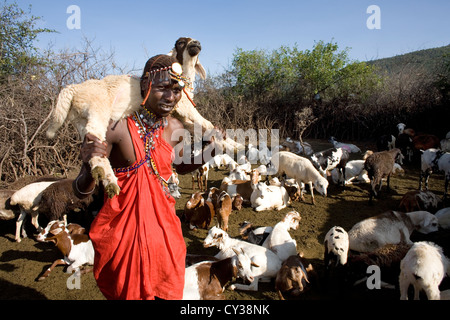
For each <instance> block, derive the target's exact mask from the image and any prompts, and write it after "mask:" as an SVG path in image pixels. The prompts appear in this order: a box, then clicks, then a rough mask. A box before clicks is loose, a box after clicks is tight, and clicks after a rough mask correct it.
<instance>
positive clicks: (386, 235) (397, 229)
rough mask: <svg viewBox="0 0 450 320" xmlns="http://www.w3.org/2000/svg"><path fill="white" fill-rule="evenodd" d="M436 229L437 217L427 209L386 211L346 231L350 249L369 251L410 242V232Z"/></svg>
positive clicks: (428, 231) (425, 232)
mask: <svg viewBox="0 0 450 320" xmlns="http://www.w3.org/2000/svg"><path fill="white" fill-rule="evenodd" d="M414 230H417V231H418V232H420V233H424V234H427V233H430V232H434V231H438V219H437V218H436V217H435V216H434V215H432V214H431V213H429V212H427V211H414V212H407V213H403V212H398V211H387V212H384V213H382V214H380V215H377V216H375V217H371V218H368V219H365V220H362V221H360V222H358V223H356V224H355V225H354V226H353V227H352V229H350V231H349V232H348V236H349V241H350V249H351V250H355V251H359V252H371V251H374V250H375V249H377V248H379V247H381V246H384V245H386V244H398V243H400V242H405V243H407V244H412V241H411V240H410V236H411V233H412V232H413V231H414Z"/></svg>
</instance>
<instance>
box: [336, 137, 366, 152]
mask: <svg viewBox="0 0 450 320" xmlns="http://www.w3.org/2000/svg"><path fill="white" fill-rule="evenodd" d="M330 142H331V144H332V145H333V146H334V147H335V148H342V149H345V150H347V151H348V152H353V153H357V152H361V149H360V148H358V147H357V146H355V145H354V144H352V143H343V142H338V141H337V140H336V138H335V137H330Z"/></svg>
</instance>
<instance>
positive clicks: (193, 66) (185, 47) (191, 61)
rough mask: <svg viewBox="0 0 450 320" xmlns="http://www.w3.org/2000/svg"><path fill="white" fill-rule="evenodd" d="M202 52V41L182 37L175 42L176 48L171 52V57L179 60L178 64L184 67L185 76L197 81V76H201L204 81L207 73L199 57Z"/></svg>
mask: <svg viewBox="0 0 450 320" xmlns="http://www.w3.org/2000/svg"><path fill="white" fill-rule="evenodd" d="M201 50H202V46H201V44H200V41H198V40H195V39H192V38H186V37H181V38H179V39H178V40H177V41H176V42H175V47H174V48H173V49H172V50H171V51H170V52H169V54H168V55H169V56H174V57H176V58H177V60H178V62H179V63H180V64H181V65H182V66H183V74H184V75H185V76H186V77H188V78H190V80H191V81H194V80H195V74H196V73H197V74H199V75H200V77H201V78H202V79H205V78H206V71H205V69H204V68H203V66H202V64H201V63H200V61H199V59H198V55H199V54H200V51H201Z"/></svg>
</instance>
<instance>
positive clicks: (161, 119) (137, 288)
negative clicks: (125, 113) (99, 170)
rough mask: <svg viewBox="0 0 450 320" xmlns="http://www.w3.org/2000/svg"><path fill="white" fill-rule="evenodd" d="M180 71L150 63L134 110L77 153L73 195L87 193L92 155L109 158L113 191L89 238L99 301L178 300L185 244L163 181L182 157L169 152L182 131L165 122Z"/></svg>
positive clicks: (157, 60)
mask: <svg viewBox="0 0 450 320" xmlns="http://www.w3.org/2000/svg"><path fill="white" fill-rule="evenodd" d="M181 72H182V70H181V66H180V65H179V64H178V63H176V60H175V58H173V57H170V56H166V55H158V56H155V57H152V58H150V59H149V60H148V61H147V64H146V66H145V68H144V72H143V76H142V78H141V94H142V97H143V102H142V105H141V108H140V110H139V112H136V113H135V114H133V115H132V116H129V117H128V118H126V119H122V120H119V121H117V122H111V123H110V125H109V127H108V131H107V133H106V142H102V141H100V140H99V139H97V138H96V137H94V136H93V135H91V134H86V137H85V139H84V142H83V145H82V147H81V152H80V153H81V158H82V161H83V166H82V168H81V171H80V173H79V175H78V177H77V179H76V180H75V181H74V184H73V189H74V192H75V193H76V194H77V196H78V197H80V198H82V197H85V196H86V195H88V194H90V193H91V192H92V191H93V190H94V188H95V182H94V179H93V178H92V176H91V174H90V172H91V170H90V169H91V168H90V167H89V160H90V159H91V158H92V157H94V156H101V157H108V158H109V160H110V162H111V165H112V167H113V168H114V172H115V174H116V177H117V178H118V184H119V187H120V189H121V191H120V194H119V195H117V196H115V197H114V198H111V199H110V198H107V197H105V203H104V204H103V207H102V208H101V210H100V212H99V213H98V215H97V216H96V218H95V220H94V222H93V223H92V225H91V229H90V233H89V235H90V237H91V239H92V242H93V244H94V249H95V263H94V276H95V279H96V280H97V284H98V286H99V288H100V290H101V291H102V293H103V294H104V295H105V297H106V298H107V299H133V300H136V299H155V298H161V299H181V298H182V294H183V286H184V272H185V255H186V245H185V242H184V239H183V234H182V230H181V225H180V220H179V218H178V217H177V216H176V214H175V200H174V199H173V198H172V197H171V196H170V193H169V191H168V189H167V183H166V181H167V180H168V178H169V177H170V176H171V174H172V162H173V161H174V158H175V156H177V157H178V156H182V150H181V151H180V152H178V151H177V154H176V155H175V152H174V147H175V146H176V145H178V144H179V143H180V142H181V141H182V135H180V134H174V133H175V132H176V131H177V130H180V129H183V125H182V123H181V122H180V121H178V120H177V119H175V118H173V117H171V116H170V113H171V111H172V110H173V109H174V107H175V106H176V104H177V102H178V101H179V100H180V98H181V95H182V88H183V86H184V82H185V81H186V79H184V78H183V77H182V76H181ZM173 136H177V137H180V138H179V139H178V140H172V137H173ZM212 149H213V144H210V145H209V146H208V147H206V148H205V149H204V154H208V153H209V156H213V153H214V152H211V150H212ZM200 157H202V155H200ZM202 160H203V161H193V162H191V163H190V164H189V163H182V164H180V165H177V167H176V169H177V172H178V173H179V174H184V173H187V172H190V171H193V170H195V169H196V168H197V167H199V166H201V164H202V163H204V161H205V160H206V161H207V160H209V159H208V158H206V157H202Z"/></svg>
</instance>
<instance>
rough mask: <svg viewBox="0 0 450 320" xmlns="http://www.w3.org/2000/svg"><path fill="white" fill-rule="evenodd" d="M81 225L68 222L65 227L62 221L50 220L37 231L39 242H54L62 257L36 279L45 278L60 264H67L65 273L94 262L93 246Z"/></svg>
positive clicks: (86, 270) (77, 270)
mask: <svg viewBox="0 0 450 320" xmlns="http://www.w3.org/2000/svg"><path fill="white" fill-rule="evenodd" d="M84 232H85V230H84V228H83V227H81V226H79V225H76V224H69V225H67V227H66V226H65V223H64V222H63V221H58V220H54V221H50V222H49V223H48V225H47V227H45V229H44V230H42V231H41V233H39V235H38V236H37V240H38V241H41V242H54V243H55V245H56V246H57V247H58V249H59V250H60V251H61V253H62V254H63V255H64V258H63V259H58V260H55V261H54V262H53V264H52V265H51V266H50V268H48V269H47V270H46V271H45V272H44V274H43V275H42V276H40V277H39V278H38V279H37V280H39V281H41V280H44V279H46V278H47V277H48V276H49V275H50V273H51V272H52V270H53V269H54V268H55V267H56V266H57V265H60V264H65V265H68V266H69V267H68V268H67V271H66V272H67V273H72V272H73V271H75V272H80V267H82V266H83V265H85V264H88V265H93V264H94V247H93V245H92V242H91V240H90V239H89V236H88V235H87V234H85V233H84ZM89 271H91V269H85V270H83V271H82V272H81V273H86V272H89Z"/></svg>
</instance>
